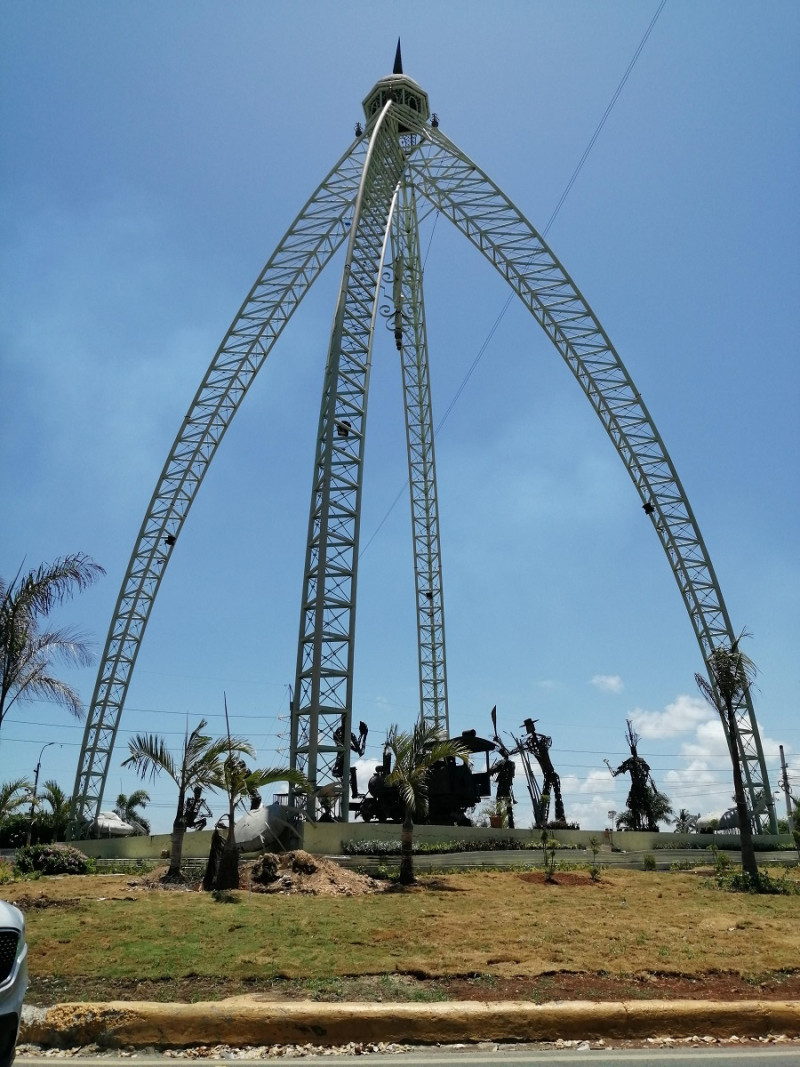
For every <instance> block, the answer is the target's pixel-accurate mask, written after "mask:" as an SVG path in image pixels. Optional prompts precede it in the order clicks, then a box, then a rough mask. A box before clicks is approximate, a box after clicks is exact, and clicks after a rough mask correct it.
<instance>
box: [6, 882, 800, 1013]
mask: <svg viewBox="0 0 800 1067" xmlns="http://www.w3.org/2000/svg"><path fill="white" fill-rule="evenodd" d="M558 876H559V872H558V871H557V872H556V879H558ZM531 877H532V876H531V875H520V874H514V873H497V872H479V873H466V874H465V873H459V874H455V875H448V876H445V877H439V876H437V877H436V878H431V879H423V880H422V888H420V889H417V890H414V891H412V892H397V891H395V892H386V893H377V894H373V895H366V896H352V897H347V896H331V897H327V896H303V895H291V894H290V895H280V894H279V895H261V894H255V893H254V894H252V895H250V894H248V893H247V892H246V891H240V892H237V893H232V894H229V895H228V896H227V901H228V902H227V903H220V902H218V901H217V900H215V899H214V898H213V896H211V895H208V894H203V893H188V892H163V891H142V890H135V891H134V890H130V891H126V890H124V889H122V890H121V891H120V886H121V885H122V886H124V885H125V883H120V882H119V881H118V882H117V883H116V885H115V888H116V890H117V895H118V896H119V897H121V899H98V898H100V897H103V896H108V897H110V896H111V890H110V889H109V888H107V887H104V879H103V878H102V877H100V876H98V877H96V878H95V877H93V876H91V875H90V876H84V877H83V878H80V877H74V878H64V879H55V880H52V883H53V885H52V890H53V891H54V892H55V891H56V889H57V890H58V893H60V895H61V896H62V897H63V898H64V900H63V901H62V902H61V903H60V905H59V906H51V907H38V906H33V904H34V903H35V902H36V900H37V898H38V897H39V895H40V894H41V893H48V892H49V891H50V886H49V885H48V881H49V880H47V879H41V880H39V881H38V882H35V883H19V882H12V883H6V884H4V885H2V886H1V887H0V896H3V897H4V898H6V899H9V900H14V899H18V900H19V899H21V898H23V897H24V896H26V895H27V896H28V897H29V898H30V901H31V904H30V905H29V906H28V907H27V908H26V911H27V924H28V942H29V950H30V951H29V965H30V971H31V974H32V976H34V977H35V978H44V977H49V978H53V979H58V978H72V979H74V978H76V977H80V976H81V975H84V976H91V977H93V978H97V977H99V976H106V977H107V978H108V979H110V980H114V979H145V980H162V979H169V978H175V979H179V978H186V977H190V976H198V977H199V978H203V977H205V978H213V977H216V976H220V975H225V976H226V977H229V978H238V979H241V980H243V981H260V982H269V981H271V980H278V979H282V980H289V981H293V982H300V983H307V988H308V993H307V995H308V996H309V997H315V998H317V999H323V998H325V997H328V996H330V997H333V998H335V996H336V990H337V982H338V981H339V980H340V979H342V978H343V977H350V976H358V977H362V978H365V979H366V978H369V977H371V978H372V979H379V980H380V982H383V981H386V982H387V983H390V984H391V983H394V985H392V986H391V989H390V988H389V987H387V991H386V994H385V996H384V999H387V1000H388V999H398V995H397V990H396V989H395V988H394V987H395V986H399V985H400V984H401V983H400V979H401V978H402V976H407V975H414V976H417V977H429V978H436V977H446V976H472V975H481V976H484V977H483V980H485V981H491V980H492V978H493V977H494V978H501V977H503V978H505V977H511V976H517V975H525V976H530V975H543V974H547V972H553V971H573V972H578V971H582V972H591V973H596V974H598V973H602V972H605V973H608V974H611V975H626V974H637V973H644V972H652V971H658V972H660V973H665V974H670V973H671V974H684V975H690V976H691V975H702V974H703V973H709V972H713V971H730V972H734V973H736V974H739V975H761V974H764V973H774V972H776V971H781V970H785V971H796V969H797V967H798V960H800V924H798V922H797V908H798V898H797V897H796V896H760V895H752V894H748V893H729V892H723V891H722V890H720V889H719V888H718V887H717V886H716V885H715V884H713V883H712V882H710V880H705V881H704V880H702V879H701V878H698V876H697V875H692V874H687V873H683V872H678V873H667V872H647V873H644V872H636V871H613V872H603V876H602V879H601V880H600V881H599V882H594V881H592V880H591V879H590V877H589V875H588V873H587V872H584V873H583V875H578V874H572V875H571V876H570V877H571V878H572V879H573V881H574V884H567V883H566V876H564V877H565V882H564V884H555V885H544V884H542V883H541V882H536V881H533V880H531ZM791 877H792V878H793V879H796V878H797V873H796V872H795V873H793V874H792V876H791ZM581 879H582V880H581ZM106 881H107V882H108V883H109V884H110V880H106ZM378 995H383V994H382V993H381V992H380V986H379V989H378ZM408 995H409V996H411V992H410V991H409V992H408ZM425 995H426V996H427V997H429V998H430V997H435V994H432V993H430V992H428V993H427V994H425Z"/></svg>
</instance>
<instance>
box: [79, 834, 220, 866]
mask: <svg viewBox="0 0 800 1067" xmlns="http://www.w3.org/2000/svg"><path fill="white" fill-rule="evenodd" d="M211 833H212V831H211V830H192V831H190V832H189V833H187V834H186V835H185V836H184V839H183V856H184V859H199V858H202V859H206V858H207V857H208V853H209V849H210V848H211ZM170 838H171V835H170V834H153V835H152V836H151V837H102V838H88V839H87V840H85V841H71V842H70V844H71V845H74V846H75V848H77V849H80V851H81V852H82V853H83V854H84V855H85V856H92V857H93V858H94V859H104V860H108V859H126V860H139V859H146V860H152V859H158V858H159V857H160V856H161V853H162V852H166V853H167V855H169V851H170V845H171V840H170Z"/></svg>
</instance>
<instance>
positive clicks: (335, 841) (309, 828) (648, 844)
mask: <svg viewBox="0 0 800 1067" xmlns="http://www.w3.org/2000/svg"><path fill="white" fill-rule="evenodd" d="M548 835H549V837H551V838H555V840H556V841H557V842H558V843H559V844H561V845H567V846H570V845H572V846H575V847H576V848H583V849H585V848H589V847H590V841H591V839H592V838H596V839H597V841H598V842H599V843H600V848H601V850H603V851H609V850H611V849H619V850H621V851H624V852H647V851H652V850H653V849H656V848H691V847H695V848H697V847H698V846H700V847H707V846H709V845H712V844H713V845H716V846H717V848H720V849H738V848H739V835H738V834H673V833H636V832H634V831H624V832H623V831H617V830H614V831H613V832H609V831H607V830H549V831H548ZM541 837H542V832H541V830H531V829H524V830H495V829H489V828H486V827H482V826H415V827H414V840H415V841H420V842H422V841H425V842H431V843H433V842H436V843H439V842H448V841H476V840H477V841H486V840H487V839H491V838H495V839H497V840H503V841H507V840H509V839H511V840H515V841H519V842H524V843H525V844H526V845H527V846H528V847H533V848H537V847H539V846H540V844H541ZM399 840H400V826H399V825H398V824H397V823H362V822H351V823H341V822H327V823H323V822H318V823H316V824H312V823H306V825H305V826H304V827H303V848H304V849H305V850H306V851H307V852H311V853H312V854H313V855H318V856H320V855H321V856H338V855H341V853H342V852H343V851H344V845H345V844H346V843H347V842H350V841H387V842H389V841H391V842H397V841H399ZM755 840H756V841H757V842H759V843H764V844H765V845H769V846H771V847H773V848H774V847H776V846H779V845H782V844H791V841H792V839H791V837H790V836H789V835H788V834H781V835H780V836H778V837H772V836H769V835H761V836H758V837H756V838H755Z"/></svg>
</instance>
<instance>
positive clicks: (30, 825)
mask: <svg viewBox="0 0 800 1067" xmlns="http://www.w3.org/2000/svg"><path fill="white" fill-rule="evenodd" d="M54 744H56V742H55V741H48V742H47V744H46V745H42V750H41V752H40V753H39V762H38V763H37V764H36V770H35V771H34V775H33V795H32V796H31V810H30V814H29V816H28V833H27V835H26V837H25V845H26V846H28V845H30V843H31V832H32V831H33V812H34V809H35V808H36V790H37V788H38V786H39V771H40V770H41V768H42V753H43V752H44V750H45V749H46V748H49V747H50V746H51V745H54ZM781 751H783V750H781Z"/></svg>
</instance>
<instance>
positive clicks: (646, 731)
mask: <svg viewBox="0 0 800 1067" xmlns="http://www.w3.org/2000/svg"><path fill="white" fill-rule="evenodd" d="M630 720H631V722H632V723H633V725H634V726H635V728H636V730H637V731H638V732H639V733H640V734H641V736H642V737H643V738H660V737H676V736H677V735H678V734H683V733H687V732H688V731H689V730H694V729H696V728H698V726H699V729H698V734H699V732H700V729H702V727H703V726H704V725H706V724H707V723H709V722H711V723H716V725H718V726H719V718H718V717H716V712H715V711H714V710H713V709H712V708H711V707H709V705H708V704H707V703H706V701H705V700H702V699H701V698H700V697H694V696H679V697H676V699H675V700H673V701H672V703H671V704H667V706H666V708H665V709H664V711H645V710H644V709H643V708H634V709H633V711H632V712H631V713H630ZM721 732H722V728H721V727H720V733H721Z"/></svg>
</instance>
